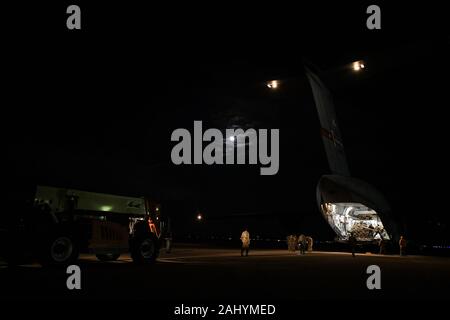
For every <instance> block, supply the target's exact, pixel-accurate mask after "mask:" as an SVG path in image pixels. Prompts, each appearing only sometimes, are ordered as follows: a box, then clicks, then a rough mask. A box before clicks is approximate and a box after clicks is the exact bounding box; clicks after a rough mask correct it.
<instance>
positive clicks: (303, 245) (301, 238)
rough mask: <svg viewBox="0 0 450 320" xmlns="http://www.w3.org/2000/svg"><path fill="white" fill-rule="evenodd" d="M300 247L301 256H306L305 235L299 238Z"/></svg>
mask: <svg viewBox="0 0 450 320" xmlns="http://www.w3.org/2000/svg"><path fill="white" fill-rule="evenodd" d="M298 246H299V249H300V254H305V250H306V246H307V244H306V237H305V235H304V234H301V235H300V236H299V237H298Z"/></svg>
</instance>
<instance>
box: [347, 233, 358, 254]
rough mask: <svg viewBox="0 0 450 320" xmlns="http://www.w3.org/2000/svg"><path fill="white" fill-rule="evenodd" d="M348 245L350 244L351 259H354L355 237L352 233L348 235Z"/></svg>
mask: <svg viewBox="0 0 450 320" xmlns="http://www.w3.org/2000/svg"><path fill="white" fill-rule="evenodd" d="M348 243H349V244H350V247H351V250H352V257H353V258H354V257H355V251H356V237H355V235H354V234H353V232H352V233H350V237H349V238H348Z"/></svg>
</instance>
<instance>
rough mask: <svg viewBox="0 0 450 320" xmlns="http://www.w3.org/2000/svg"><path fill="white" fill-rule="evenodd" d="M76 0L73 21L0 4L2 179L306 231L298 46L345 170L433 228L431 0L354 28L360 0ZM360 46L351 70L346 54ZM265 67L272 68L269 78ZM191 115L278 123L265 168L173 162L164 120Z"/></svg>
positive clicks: (436, 69)
mask: <svg viewBox="0 0 450 320" xmlns="http://www.w3.org/2000/svg"><path fill="white" fill-rule="evenodd" d="M79 3H80V4H81V5H80V6H81V8H82V30H81V31H79V32H77V31H72V32H70V31H68V30H66V28H65V19H66V15H65V14H64V13H65V8H66V5H65V4H58V5H41V4H39V5H37V4H33V5H32V6H30V5H26V4H23V5H15V6H14V7H12V8H11V10H9V11H8V15H9V17H7V19H6V22H5V23H6V25H7V28H6V29H5V28H3V32H6V34H5V45H4V46H3V47H4V51H5V52H4V53H5V54H6V56H5V57H4V59H3V60H4V68H5V70H3V72H2V73H3V77H4V78H5V80H6V81H5V82H4V84H3V90H2V91H3V92H4V93H3V95H2V96H3V103H2V106H3V108H2V110H3V117H2V120H3V121H2V123H3V126H2V133H3V134H2V136H3V139H4V141H5V143H4V150H6V159H7V161H6V165H4V169H5V171H6V175H5V176H6V177H7V180H6V181H8V182H9V183H14V184H15V185H24V184H25V183H27V184H30V185H32V184H36V183H38V184H52V185H59V186H69V187H74V188H83V189H88V190H93V191H100V192H110V193H123V194H131V195H142V194H148V195H152V196H155V197H158V198H159V199H161V200H162V201H163V202H164V203H165V204H166V208H168V209H167V210H168V211H170V212H171V213H172V214H173V215H175V216H188V215H189V216H190V215H191V214H192V212H194V211H195V210H196V209H199V210H201V211H203V212H205V214H207V215H210V216H223V215H227V214H239V213H259V214H271V215H275V216H277V217H281V218H280V219H282V220H283V221H285V222H286V224H288V225H289V224H290V223H291V222H292V223H293V224H295V225H301V226H302V228H306V229H308V230H311V232H312V233H314V232H315V233H316V234H318V235H319V236H320V235H321V233H320V232H322V230H326V231H329V229H327V228H326V226H325V223H324V221H322V220H321V217H320V214H319V212H318V210H317V208H316V204H315V186H316V183H317V180H318V178H319V177H320V176H321V175H322V174H326V173H328V172H329V169H328V166H327V163H326V158H325V153H324V150H323V145H322V141H321V137H320V135H319V123H318V118H317V114H316V110H315V107H314V104H313V100H312V95H311V90H310V88H309V86H308V85H307V83H306V79H305V76H304V70H303V67H302V61H303V59H304V58H306V59H308V60H309V61H311V62H313V63H314V64H316V65H317V66H318V67H320V68H321V69H322V71H323V79H324V81H325V82H326V84H327V85H328V86H329V88H330V90H331V91H332V92H333V94H334V97H335V103H336V109H337V114H338V118H339V122H340V126H341V131H342V134H343V140H344V145H345V147H346V152H347V157H348V160H349V164H350V170H351V172H352V174H353V175H354V176H355V177H358V178H362V179H364V180H366V181H368V182H369V183H371V184H373V185H375V186H376V187H378V188H379V189H380V190H381V191H382V192H383V193H384V194H385V195H386V197H387V199H388V200H389V201H390V203H391V204H392V207H393V211H394V214H395V216H396V218H397V219H398V220H399V221H400V222H401V223H402V224H406V225H405V226H406V227H407V228H408V229H407V230H409V232H410V233H411V235H413V236H414V237H416V238H418V239H419V238H424V237H429V236H430V235H433V237H436V238H445V237H447V238H448V224H449V220H448V217H447V214H446V212H445V210H446V209H445V207H446V206H445V197H444V194H445V192H444V189H443V188H444V187H439V184H438V183H439V181H444V182H445V181H446V179H445V178H444V174H445V173H446V171H447V165H446V163H447V161H446V160H447V156H446V155H445V153H446V146H447V145H448V142H447V136H448V134H447V129H446V128H447V123H446V122H447V121H446V117H445V116H444V115H445V112H444V111H445V109H446V107H447V106H448V96H447V92H448V71H449V68H448V67H449V63H448V56H449V41H450V40H449V39H450V38H449V36H450V34H449V32H448V30H446V29H445V28H444V27H445V25H444V23H443V21H445V20H442V19H441V11H442V10H439V9H438V8H436V7H435V6H431V5H430V6H429V8H428V7H427V8H424V7H423V6H421V7H420V8H417V7H415V6H413V5H408V6H406V5H405V6H399V7H393V6H390V7H388V6H382V30H377V31H369V30H367V29H366V27H365V20H366V17H367V15H366V14H365V8H366V7H367V4H359V5H354V4H353V5H351V4H347V5H345V6H344V5H342V4H334V5H329V4H325V3H322V4H317V5H314V6H303V7H302V6H298V5H297V4H295V5H294V4H291V5H282V4H277V5H275V4H274V3H273V2H272V3H267V4H261V3H259V4H254V5H252V6H248V7H246V6H243V5H242V4H239V5H231V4H227V5H225V4H219V5H216V6H214V7H212V6H205V5H195V6H194V5H192V4H189V5H187V4H184V5H175V4H172V5H168V6H166V7H160V6H156V5H149V6H147V7H143V6H142V5H138V4H130V3H129V2H126V3H125V2H124V3H119V2H117V3H114V4H112V3H111V2H105V3H104V4H102V5H100V4H98V5H96V6H94V5H93V4H91V3H89V4H88V3H85V2H79ZM277 3H278V2H277ZM368 4H371V3H368ZM359 59H364V60H365V61H366V62H367V63H366V65H367V69H366V70H365V71H364V73H363V74H354V73H352V72H350V71H349V70H348V69H346V68H345V66H346V65H348V64H349V63H351V62H352V61H355V60H359ZM271 79H282V80H284V81H283V82H282V84H283V85H282V86H281V88H280V90H278V91H277V92H270V91H269V90H268V89H267V88H266V87H265V86H264V84H265V82H266V81H267V80H271ZM194 120H202V121H203V122H204V125H205V126H210V127H216V128H219V129H225V128H227V127H229V126H231V125H238V126H244V127H245V126H247V127H255V128H279V129H280V136H281V141H280V144H281V146H280V171H279V173H278V174H277V175H276V176H260V175H259V167H258V166H245V167H242V168H239V167H236V166H232V167H225V166H222V167H205V166H201V167H194V166H183V167H176V166H174V165H173V164H172V163H171V161H170V150H171V148H172V147H173V145H174V144H173V143H171V141H170V135H171V133H172V131H173V130H174V129H176V128H187V129H189V130H192V126H193V121H194ZM418 221H420V222H418ZM424 225H426V226H427V227H426V228H423V226H424ZM443 225H444V226H443ZM445 225H447V229H445ZM324 232H325V231H324ZM424 234H426V236H424ZM327 236H329V233H327Z"/></svg>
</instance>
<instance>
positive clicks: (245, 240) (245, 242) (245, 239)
mask: <svg viewBox="0 0 450 320" xmlns="http://www.w3.org/2000/svg"><path fill="white" fill-rule="evenodd" d="M241 241H242V247H241V257H243V256H244V251H245V255H246V256H248V249H249V247H250V233H249V232H248V231H247V228H245V229H244V231H243V232H242V234H241Z"/></svg>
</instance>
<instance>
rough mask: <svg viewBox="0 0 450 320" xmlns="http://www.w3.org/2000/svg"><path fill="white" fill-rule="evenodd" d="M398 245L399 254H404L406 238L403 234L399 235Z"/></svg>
mask: <svg viewBox="0 0 450 320" xmlns="http://www.w3.org/2000/svg"><path fill="white" fill-rule="evenodd" d="M398 245H399V247H400V255H401V256H404V255H405V253H406V239H405V238H404V237H403V236H400V240H399V241H398Z"/></svg>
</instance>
